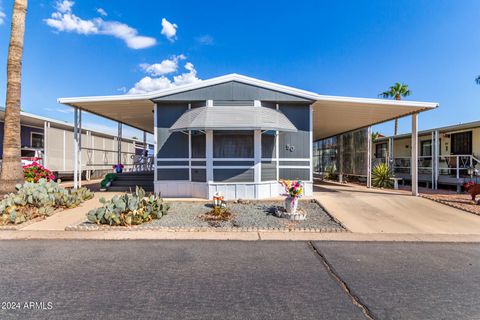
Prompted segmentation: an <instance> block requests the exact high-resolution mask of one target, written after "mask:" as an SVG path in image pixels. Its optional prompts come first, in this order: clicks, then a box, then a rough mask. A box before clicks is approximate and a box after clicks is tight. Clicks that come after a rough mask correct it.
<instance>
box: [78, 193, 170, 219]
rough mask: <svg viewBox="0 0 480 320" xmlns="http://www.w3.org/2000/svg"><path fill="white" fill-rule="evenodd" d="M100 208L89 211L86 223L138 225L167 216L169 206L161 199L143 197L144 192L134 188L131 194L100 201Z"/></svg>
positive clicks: (151, 196)
mask: <svg viewBox="0 0 480 320" xmlns="http://www.w3.org/2000/svg"><path fill="white" fill-rule="evenodd" d="M100 203H101V204H102V207H100V208H96V209H93V210H90V212H89V213H88V214H87V219H88V221H90V222H92V223H96V224H108V225H111V226H119V225H120V226H130V225H138V224H142V223H144V222H148V221H151V220H153V219H160V218H161V217H162V216H163V215H165V214H167V211H168V209H169V206H168V205H167V204H165V203H164V202H163V199H162V198H160V197H158V196H156V195H150V196H148V197H145V190H143V189H142V188H138V187H137V188H136V190H135V192H134V193H132V194H128V193H126V194H123V195H121V196H113V197H112V199H111V200H108V201H107V200H105V199H104V198H101V199H100Z"/></svg>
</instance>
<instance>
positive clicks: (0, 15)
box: [0, 7, 7, 26]
mask: <svg viewBox="0 0 480 320" xmlns="http://www.w3.org/2000/svg"><path fill="white" fill-rule="evenodd" d="M6 17H7V15H6V14H5V12H3V8H2V7H0V26H1V25H2V24H4V23H5V18H6Z"/></svg>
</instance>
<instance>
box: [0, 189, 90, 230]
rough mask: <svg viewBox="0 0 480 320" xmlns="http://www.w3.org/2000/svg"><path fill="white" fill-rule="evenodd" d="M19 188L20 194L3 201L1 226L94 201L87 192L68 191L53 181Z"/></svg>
mask: <svg viewBox="0 0 480 320" xmlns="http://www.w3.org/2000/svg"><path fill="white" fill-rule="evenodd" d="M16 187H17V190H18V191H17V193H10V194H8V195H6V196H5V197H4V198H3V200H1V201H0V225H5V224H19V223H22V222H25V221H28V220H31V219H34V218H37V217H47V216H50V215H52V214H53V212H54V211H55V209H58V208H74V207H76V206H78V205H79V204H80V203H82V202H83V201H85V200H89V199H91V198H93V193H92V192H90V190H88V189H86V188H80V189H77V190H73V189H65V188H63V187H62V186H60V184H59V183H57V182H54V181H53V180H51V181H47V180H45V179H40V180H38V182H35V183H34V182H26V183H25V184H23V185H20V184H19V185H17V186H16Z"/></svg>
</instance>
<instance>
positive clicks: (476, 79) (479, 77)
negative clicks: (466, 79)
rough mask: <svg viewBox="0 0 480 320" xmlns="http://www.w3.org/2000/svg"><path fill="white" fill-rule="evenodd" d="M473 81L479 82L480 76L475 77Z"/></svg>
mask: <svg viewBox="0 0 480 320" xmlns="http://www.w3.org/2000/svg"><path fill="white" fill-rule="evenodd" d="M475 82H476V83H477V84H480V76H478V77H476V78H475Z"/></svg>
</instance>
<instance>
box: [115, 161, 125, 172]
mask: <svg viewBox="0 0 480 320" xmlns="http://www.w3.org/2000/svg"><path fill="white" fill-rule="evenodd" d="M123 168H124V166H123V164H121V163H117V164H115V165H113V169H114V170H115V172H116V173H122V171H123Z"/></svg>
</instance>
